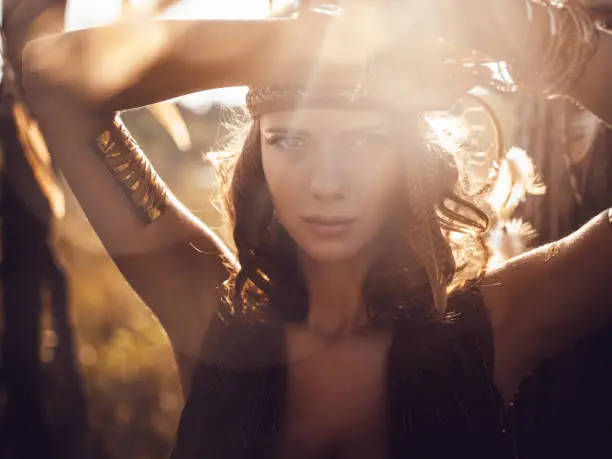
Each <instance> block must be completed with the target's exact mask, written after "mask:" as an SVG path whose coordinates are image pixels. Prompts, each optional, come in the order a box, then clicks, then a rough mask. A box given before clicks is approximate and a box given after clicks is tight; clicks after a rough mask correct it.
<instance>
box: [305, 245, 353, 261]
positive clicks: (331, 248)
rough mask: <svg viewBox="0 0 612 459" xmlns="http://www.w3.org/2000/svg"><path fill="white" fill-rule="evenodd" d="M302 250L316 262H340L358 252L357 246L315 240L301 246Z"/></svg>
mask: <svg viewBox="0 0 612 459" xmlns="http://www.w3.org/2000/svg"><path fill="white" fill-rule="evenodd" d="M301 249H302V252H303V253H304V254H305V255H306V256H307V257H308V258H310V259H311V260H313V261H315V262H317V263H325V264H328V263H341V262H344V261H348V260H352V259H354V258H355V257H356V256H357V254H358V253H359V249H360V248H359V247H355V245H354V244H349V243H347V242H340V241H334V242H331V241H325V242H317V243H314V244H312V243H311V244H308V245H306V246H302V248H301Z"/></svg>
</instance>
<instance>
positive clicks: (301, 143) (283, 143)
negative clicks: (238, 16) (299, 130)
mask: <svg viewBox="0 0 612 459" xmlns="http://www.w3.org/2000/svg"><path fill="white" fill-rule="evenodd" d="M268 144H269V145H273V146H275V147H278V148H283V149H288V150H290V149H297V148H304V147H306V141H305V140H304V139H303V138H301V137H290V136H278V137H270V138H269V139H268Z"/></svg>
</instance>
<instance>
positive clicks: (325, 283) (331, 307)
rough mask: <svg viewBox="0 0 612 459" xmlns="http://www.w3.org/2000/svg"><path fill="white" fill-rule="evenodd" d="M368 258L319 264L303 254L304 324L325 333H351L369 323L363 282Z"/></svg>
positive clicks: (315, 330)
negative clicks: (305, 315)
mask: <svg viewBox="0 0 612 459" xmlns="http://www.w3.org/2000/svg"><path fill="white" fill-rule="evenodd" d="M368 258H369V257H363V259H358V260H350V261H342V262H338V263H319V262H316V261H314V260H312V259H307V258H306V257H303V258H302V259H301V260H300V261H301V267H302V272H303V274H304V278H305V281H306V285H307V287H308V295H309V312H308V318H307V321H306V323H307V326H308V328H309V329H310V330H312V331H314V332H316V333H320V334H322V335H326V336H339V335H346V334H349V333H351V332H352V331H354V330H355V329H357V328H361V327H363V326H364V325H366V324H367V323H368V317H367V311H366V306H365V303H364V301H363V284H364V281H365V279H366V275H367V272H368V269H369V266H370V263H369V260H368Z"/></svg>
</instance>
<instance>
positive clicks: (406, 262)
mask: <svg viewBox="0 0 612 459" xmlns="http://www.w3.org/2000/svg"><path fill="white" fill-rule="evenodd" d="M416 118H417V117H415V119H416ZM405 121H406V120H405V119H403V120H402V125H398V126H396V127H395V132H396V134H397V141H398V144H399V145H401V146H402V148H403V149H404V151H405V152H406V154H405V155H404V157H405V165H406V166H405V167H406V183H405V185H406V188H405V198H403V197H400V198H401V199H398V204H397V206H396V209H395V212H394V213H393V215H392V218H390V221H389V222H388V224H387V226H386V228H385V231H387V232H388V234H386V235H385V236H387V237H386V238H385V241H388V243H387V242H386V244H385V250H383V252H382V253H381V254H380V256H379V258H378V260H377V261H376V262H375V264H374V266H373V267H372V268H371V270H370V273H369V274H368V276H367V278H366V281H365V285H364V296H365V298H364V300H365V304H366V306H367V312H368V315H369V317H370V318H371V319H372V320H373V321H375V322H378V321H382V320H385V319H389V318H395V317H398V316H411V317H413V316H415V315H419V316H427V317H431V316H438V317H439V316H440V315H439V314H436V311H437V312H438V313H444V312H445V308H446V299H447V295H448V294H449V293H450V292H452V291H453V290H455V289H456V288H458V287H461V286H463V285H465V283H466V281H468V280H470V279H472V278H474V277H477V276H478V275H479V274H480V273H482V271H483V269H484V267H485V265H486V260H487V252H486V247H485V245H484V244H483V242H482V238H481V234H483V233H484V232H485V231H486V229H487V226H488V218H487V214H486V213H485V212H483V211H482V210H481V209H480V208H479V207H478V206H477V205H476V204H475V203H474V202H472V201H471V200H470V199H469V198H468V197H467V196H466V195H465V193H463V192H462V188H461V186H460V184H458V176H459V175H458V170H457V164H456V160H455V155H453V154H451V153H449V152H448V151H447V150H445V149H443V148H441V147H440V146H439V145H438V143H437V142H436V140H435V136H434V135H432V133H431V132H428V131H427V130H426V129H425V130H423V125H422V123H412V122H409V123H406V122H405ZM419 126H420V128H419ZM424 134H425V135H424ZM220 166H221V167H219V168H218V171H219V177H220V182H221V197H222V201H223V205H224V210H225V212H226V215H227V218H228V223H229V225H230V227H231V229H232V231H233V239H234V243H235V249H236V257H237V261H238V264H237V265H235V266H232V267H231V274H230V277H229V279H228V281H227V282H226V285H225V287H226V301H225V303H226V306H227V311H229V312H230V313H231V314H243V315H247V313H248V316H249V317H259V318H271V317H275V318H280V319H282V320H284V321H292V322H299V321H303V320H304V319H305V318H306V316H307V314H308V290H307V288H306V285H305V282H304V279H303V277H302V275H301V272H300V267H299V265H298V261H297V247H296V244H295V242H294V241H293V240H292V239H291V237H290V236H289V234H288V233H287V232H286V231H285V230H284V228H282V226H281V225H280V224H278V223H277V222H276V220H275V218H274V208H273V204H272V199H271V196H270V192H269V190H268V186H267V184H266V179H265V176H264V171H263V166H262V152H261V134H260V125H259V122H258V121H257V120H255V121H253V122H251V124H250V126H249V127H248V131H247V133H246V139H245V140H244V142H243V146H242V149H241V151H240V152H239V153H237V154H234V155H230V156H229V157H228V158H226V160H225V161H224V162H223V163H222V164H221V165H220ZM434 306H435V307H434Z"/></svg>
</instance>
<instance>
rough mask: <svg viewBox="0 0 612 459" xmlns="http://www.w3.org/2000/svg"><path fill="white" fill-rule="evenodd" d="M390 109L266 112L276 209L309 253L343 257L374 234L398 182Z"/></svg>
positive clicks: (265, 142)
mask: <svg viewBox="0 0 612 459" xmlns="http://www.w3.org/2000/svg"><path fill="white" fill-rule="evenodd" d="M387 117H388V115H386V114H385V113H383V112H378V111H374V110H350V111H349V110H341V109H313V110H300V111H285V112H275V113H270V114H267V115H264V116H263V117H262V118H261V123H260V125H261V136H262V161H263V169H264V174H265V178H266V181H267V184H268V187H269V190H270V193H271V195H272V200H273V203H274V208H275V210H276V217H277V219H278V220H279V222H280V223H281V224H282V226H283V227H284V228H285V229H286V230H287V232H288V233H289V235H290V236H291V237H292V238H293V240H294V241H295V242H296V243H297V244H298V246H299V247H300V249H301V251H302V252H303V253H304V254H305V255H306V256H308V257H309V258H311V259H314V260H316V261H319V262H324V263H330V262H338V261H346V260H349V259H350V258H352V257H355V256H356V255H358V254H359V253H361V252H362V251H363V250H364V249H367V248H370V247H373V246H375V244H373V242H374V241H375V240H376V237H377V235H378V234H379V233H380V232H381V229H382V227H383V225H384V223H385V221H386V220H387V218H388V216H389V214H390V212H391V211H392V208H393V201H394V199H396V198H397V195H398V192H399V190H400V189H401V188H400V183H401V177H402V171H403V167H402V161H401V159H400V154H399V149H398V148H397V145H396V144H395V142H394V141H393V137H392V135H391V131H390V123H389V122H388V121H389V120H388V118H387Z"/></svg>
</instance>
